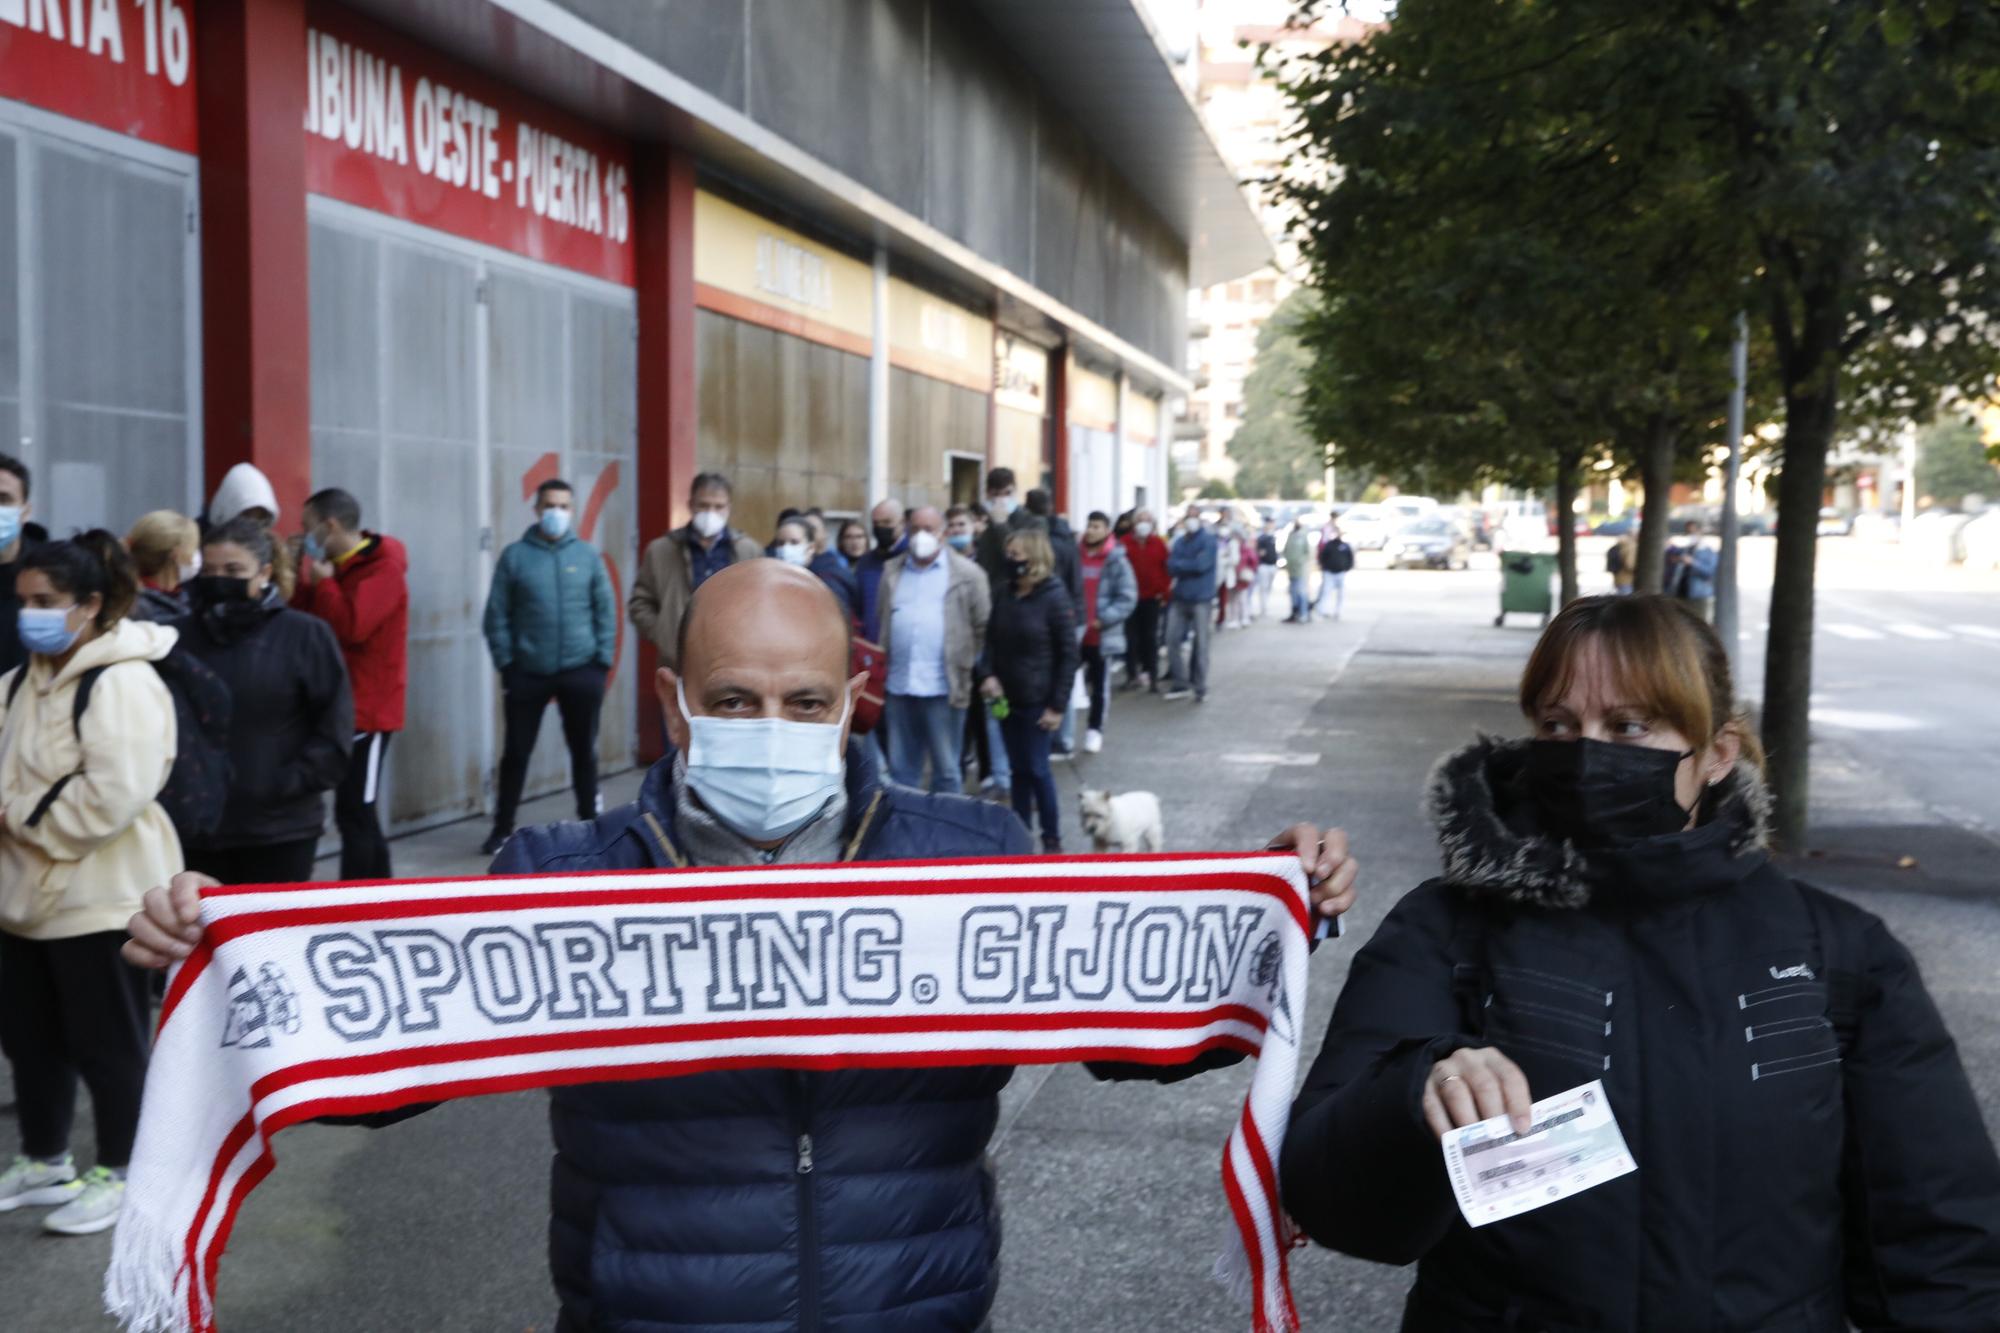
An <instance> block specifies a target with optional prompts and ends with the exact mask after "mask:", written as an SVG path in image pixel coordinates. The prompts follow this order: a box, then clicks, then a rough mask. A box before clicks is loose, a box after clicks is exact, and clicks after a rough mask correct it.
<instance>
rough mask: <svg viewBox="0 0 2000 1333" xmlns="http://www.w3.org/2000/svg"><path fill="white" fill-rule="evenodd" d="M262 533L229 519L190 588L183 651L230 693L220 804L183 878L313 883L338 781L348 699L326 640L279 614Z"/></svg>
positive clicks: (341, 670)
mask: <svg viewBox="0 0 2000 1333" xmlns="http://www.w3.org/2000/svg"><path fill="white" fill-rule="evenodd" d="M273 554H274V552H273V547H272V541H271V534H270V532H269V530H268V529H267V528H265V527H264V525H263V524H261V523H259V522H257V521H256V520H255V519H249V518H238V519H232V520H231V521H229V522H228V523H225V524H223V525H222V526H221V527H218V528H216V529H214V530H213V531H211V532H210V533H209V534H208V538H207V540H206V541H205V542H203V544H202V551H201V560H202V573H201V575H200V576H199V577H197V578H194V579H191V580H189V582H188V594H189V600H190V604H191V606H192V608H193V611H192V614H191V615H190V616H189V617H188V620H187V623H186V626H185V628H184V631H183V632H184V634H185V637H186V643H187V648H188V651H189V652H191V653H193V654H194V655H195V656H196V657H198V658H200V659H201V660H202V661H203V662H204V663H206V664H207V665H208V668H209V669H210V670H211V671H213V672H215V674H216V675H218V676H220V677H221V678H222V681H223V683H224V684H226V685H227V686H229V694H230V698H231V701H232V704H233V708H232V712H231V718H230V726H229V763H230V776H229V798H228V801H227V803H226V804H225V805H224V807H223V813H222V819H221V822H220V823H219V824H217V826H216V828H215V831H214V832H213V833H210V834H209V835H207V837H206V838H205V839H204V840H203V841H201V842H200V843H197V844H194V845H191V846H189V847H188V848H187V861H188V868H189V869H191V870H199V871H202V872H203V873H205V874H209V875H213V876H214V877H215V878H217V879H219V880H221V881H222V882H223V883H224V884H297V883H303V882H304V881H306V880H309V879H311V878H312V867H313V855H314V851H315V849H316V848H317V847H318V844H319V835H320V830H321V829H322V828H323V827H324V825H325V823H326V799H325V797H326V793H327V792H328V791H330V790H331V789H332V788H333V787H334V786H335V785H337V784H338V783H339V781H340V778H341V775H342V774H343V773H345V772H346V771H347V756H348V751H349V750H350V749H351V748H352V747H353V744H354V700H353V696H352V695H351V694H350V693H349V690H348V684H347V666H346V664H345V663H344V662H342V661H341V657H340V645H339V643H338V642H337V641H335V639H334V637H333V631H332V630H330V629H328V628H327V625H326V622H325V621H323V620H321V619H319V618H318V617H317V616H310V615H306V614H305V613H304V612H301V611H294V610H291V609H290V608H289V607H287V606H286V605H285V603H284V601H283V599H282V597H281V596H280V594H279V591H278V588H277V585H276V582H275V580H274V579H273V576H272V558H273Z"/></svg>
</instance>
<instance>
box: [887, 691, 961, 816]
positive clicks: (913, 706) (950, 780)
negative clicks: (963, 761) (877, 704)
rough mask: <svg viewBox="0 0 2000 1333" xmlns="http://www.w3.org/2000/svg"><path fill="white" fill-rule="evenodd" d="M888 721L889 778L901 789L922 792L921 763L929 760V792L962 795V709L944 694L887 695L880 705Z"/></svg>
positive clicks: (922, 765) (922, 767) (922, 769)
mask: <svg viewBox="0 0 2000 1333" xmlns="http://www.w3.org/2000/svg"><path fill="white" fill-rule="evenodd" d="M884 707H885V710H886V712H887V714H888V722H889V776H890V777H891V778H893V779H895V780H896V781H897V782H900V783H902V784H903V785H904V786H905V787H915V788H916V789H917V790H919V791H922V790H924V761H925V760H926V759H928V760H930V765H931V781H930V790H931V791H948V792H962V791H964V790H965V775H964V774H963V773H962V772H961V771H960V769H959V755H960V753H961V751H960V748H959V747H960V746H961V745H962V744H963V743H964V739H965V710H964V709H963V708H953V707H952V706H951V697H950V696H949V695H944V694H933V695H916V694H891V695H890V696H889V697H888V699H887V700H886V701H885V704H884Z"/></svg>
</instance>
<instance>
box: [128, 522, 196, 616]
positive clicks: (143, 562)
mask: <svg viewBox="0 0 2000 1333" xmlns="http://www.w3.org/2000/svg"><path fill="white" fill-rule="evenodd" d="M125 549H126V550H128V551H130V552H131V553H132V563H133V565H134V566H136V567H137V568H138V571H139V601H138V604H137V605H135V606H134V607H133V608H132V618H133V619H134V620H150V621H152V622H153V623H154V624H156V625H178V624H180V623H181V622H182V621H183V620H186V619H187V615H188V594H187V586H186V585H187V583H188V580H190V579H192V578H194V577H195V576H196V575H197V574H200V573H201V529H200V527H198V526H197V525H196V524H195V521H194V520H193V519H191V518H189V517H188V516H187V515H186V514H177V513H175V512H174V511H173V510H171V509H155V510H154V511H153V512H152V513H150V514H147V515H145V516H144V517H143V518H141V519H140V520H139V521H138V522H137V523H134V524H133V525H132V530H131V531H130V532H128V533H126V534H125Z"/></svg>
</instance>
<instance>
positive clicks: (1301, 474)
mask: <svg viewBox="0 0 2000 1333" xmlns="http://www.w3.org/2000/svg"><path fill="white" fill-rule="evenodd" d="M1312 303H1313V302H1312V293H1310V292H1308V291H1306V290H1304V289H1301V290H1299V291H1296V292H1293V293H1292V294H1291V295H1290V296H1288V297H1286V298H1285V299H1284V301H1283V302H1281V303H1280V304H1279V306H1278V308H1277V309H1276V310H1275V311H1273V312H1272V313H1271V317H1270V318H1269V319H1267V320H1265V321H1264V325H1263V327H1262V328H1260V329H1259V330H1258V331H1257V352H1256V360H1255V362H1254V364H1253V365H1252V366H1251V369H1250V375H1249V377H1248V378H1247V379H1245V380H1244V381H1243V423H1242V424H1241V425H1240V426H1238V427H1237V428H1236V433H1235V434H1234V435H1232V436H1230V437H1229V457H1230V458H1231V459H1232V460H1234V461H1235V463H1236V489H1237V491H1239V492H1240V493H1241V494H1244V495H1269V496H1277V497H1279V498H1283V499H1303V498H1304V497H1305V495H1306V493H1307V489H1308V488H1309V487H1312V486H1316V485H1318V484H1319V483H1320V480H1321V474H1322V472H1323V471H1324V470H1325V467H1326V449H1325V446H1324V445H1323V444H1321V442H1320V438H1319V437H1318V436H1316V435H1314V434H1313V433H1312V430H1311V429H1310V428H1309V427H1308V426H1307V425H1306V422H1305V418H1304V414H1303V407H1302V403H1301V401H1300V400H1301V395H1302V394H1303V392H1304V390H1305V386H1306V374H1307V371H1308V370H1310V369H1311V366H1312V356H1311V354H1310V353H1308V352H1307V351H1306V348H1305V344H1303V343H1302V342H1300V341H1299V323H1300V321H1301V319H1303V318H1304V317H1305V316H1306V315H1307V314H1308V313H1309V312H1310V310H1311V308H1312Z"/></svg>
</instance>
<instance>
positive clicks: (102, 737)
mask: <svg viewBox="0 0 2000 1333" xmlns="http://www.w3.org/2000/svg"><path fill="white" fill-rule="evenodd" d="M15 588H16V590H17V592H18V593H19V596H20V600H21V613H20V616H21V618H20V630H21V642H22V645H23V646H24V647H26V648H27V649H28V651H29V654H30V656H29V658H28V661H27V664H26V665H25V666H22V667H19V668H17V669H16V670H15V671H12V672H9V673H8V674H7V675H6V676H5V677H0V709H4V713H0V1050H4V1052H5V1053H6V1056H7V1060H8V1062H9V1063H10V1064H11V1065H12V1066H13V1071H14V1091H15V1096H16V1100H17V1101H18V1103H19V1112H20V1121H21V1151H20V1155H19V1156H16V1157H15V1158H14V1159H13V1164H12V1165H11V1166H10V1167H8V1169H7V1170H6V1171H5V1172H4V1173H0V1212H6V1211H11V1210H13V1209H15V1208H21V1207H26V1206H32V1205H37V1204H40V1205H50V1204H59V1205H61V1206H60V1207H59V1208H57V1210H56V1211H55V1212H53V1213H51V1214H50V1215H49V1216H48V1218H47V1219H46V1220H45V1221H44V1223H43V1225H44V1226H45V1227H46V1228H47V1229H48V1230H50V1231H54V1232H58V1233H61V1234H65V1235H88V1234H89V1233H91V1232H95V1231H102V1230H104V1229H105V1228H107V1227H109V1226H111V1225H112V1224H113V1223H114V1222H116V1221H117V1220H118V1209H119V1206H120V1204H121V1203H122V1202H123V1200H124V1194H125V1179H124V1174H125V1164H126V1163H127V1161H129V1160H130V1158H131V1155H132V1137H133V1134H134V1133H135V1131H136V1130H137V1128H138V1123H139V1096H140V1092H141V1091H142V1089H143V1088H144V1085H145V1079H146V1053H147V1048H148V1045H149V1041H150V1036H151V1031H150V1029H151V1012H150V1007H149V1003H148V994H147V987H146V983H145V980H144V978H143V975H142V974H141V973H140V972H139V971H137V970H136V969H135V968H133V967H132V966H131V965H130V964H128V963H126V962H125V961H124V960H123V959H122V958H120V957H119V955H118V948H119V945H120V944H122V943H123V942H124V938H125V922H126V919H127V918H129V917H130V916H131V915H132V913H133V912H134V911H135V910H137V909H138V907H139V904H140V899H141V898H142V897H143V895H144V894H145V891H146V890H147V889H148V888H149V887H151V886H152V885H154V884H160V883H164V882H165V881H166V879H167V877H168V876H170V875H172V874H173V873H174V872H176V871H178V870H180V869H181V845H180V840H179V839H178V838H177V837H176V836H175V835H174V826H173V823H172V821H170V820H169V819H168V818H167V815H166V812H165V811H164V810H162V809H161V808H160V806H159V803H158V801H157V799H156V798H157V797H158V796H159V793H160V790H161V788H162V787H164V786H165V784H166V780H167V774H168V772H169V770H171V769H172V767H173V762H174V744H175V739H176V737H175V727H174V704H173V699H172V697H171V696H170V695H169V694H168V692H167V687H166V686H165V685H164V684H163V683H162V682H161V680H160V677H159V675H158V673H157V672H155V671H154V669H153V667H152V663H154V662H156V661H158V660H159V659H160V658H162V657H165V656H166V655H167V652H168V651H169V650H170V649H171V648H172V647H173V645H174V640H175V632H174V631H173V630H172V629H169V628H167V627H166V626H163V625H154V624H147V623H144V622H141V621H136V620H131V619H128V618H127V612H129V611H130V610H131V608H132V604H133V601H134V599H135V597H136V596H137V594H138V578H137V575H136V573H135V572H134V570H133V567H132V561H131V558H130V557H129V556H128V555H127V554H126V553H125V550H124V548H123V547H122V546H121V545H120V544H119V542H118V539H117V538H116V537H114V536H112V535H111V534H110V533H108V532H101V531H99V532H89V533H85V534H83V535H82V536H80V537H77V538H76V539H74V540H72V541H64V542H52V543H50V544H48V545H45V546H41V547H38V548H36V549H35V550H34V551H32V552H30V553H29V554H28V555H27V556H26V557H25V558H24V559H23V560H22V562H21V569H20V571H19V573H18V574H17V575H16V577H15ZM97 668H104V670H102V671H101V672H100V674H99V675H98V677H97V679H96V682H95V684H93V685H92V687H91V691H90V694H89V702H88V707H86V708H85V709H84V711H83V712H82V713H80V714H79V713H77V712H76V700H77V686H78V682H79V681H80V680H81V679H82V678H83V676H84V674H85V673H86V672H90V671H92V670H95V669H97ZM79 1077H81V1078H82V1080H83V1083H84V1085H85V1086H86V1087H88V1088H89V1089H90V1099H91V1105H92V1107H93V1109H94V1110H95V1112H96V1121H97V1164H96V1165H95V1166H94V1167H92V1168H91V1169H90V1171H88V1172H87V1173H85V1174H84V1175H82V1176H80V1177H79V1176H78V1174H77V1170H76V1167H75V1165H74V1163H73V1161H72V1160H71V1157H70V1153H69V1134H70V1122H71V1120H72V1118H73V1116H74V1114H75V1110H76V1083H77V1079H78V1078H79Z"/></svg>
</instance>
